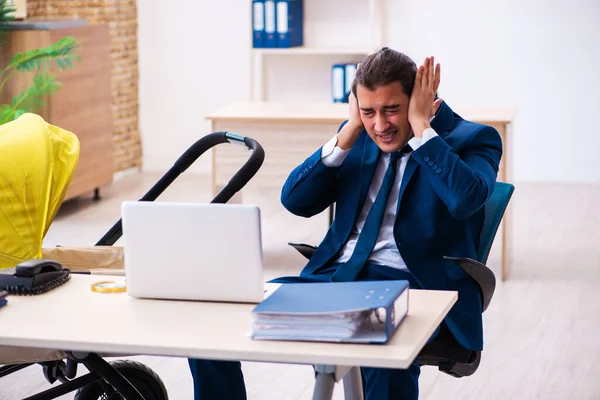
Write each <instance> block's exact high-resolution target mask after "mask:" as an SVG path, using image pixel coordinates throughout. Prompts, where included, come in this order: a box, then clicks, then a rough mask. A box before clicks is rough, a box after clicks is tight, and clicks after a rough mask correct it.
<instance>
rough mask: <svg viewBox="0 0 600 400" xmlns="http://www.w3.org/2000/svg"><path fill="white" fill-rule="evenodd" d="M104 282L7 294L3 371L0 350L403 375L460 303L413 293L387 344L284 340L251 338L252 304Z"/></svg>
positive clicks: (80, 279)
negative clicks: (141, 292) (100, 289)
mask: <svg viewBox="0 0 600 400" xmlns="http://www.w3.org/2000/svg"><path fill="white" fill-rule="evenodd" d="M104 279H122V278H119V277H99V276H94V275H91V276H90V275H73V276H72V278H71V280H70V281H69V282H67V283H66V284H65V285H63V286H61V287H59V288H57V289H55V290H53V291H51V292H48V293H45V294H42V295H39V296H23V297H19V296H9V297H8V304H7V305H6V306H4V307H3V308H2V309H0V317H1V318H2V323H1V324H0V365H1V364H2V353H3V351H6V350H7V349H6V348H4V350H3V348H2V346H16V347H26V348H41V349H61V350H68V351H83V352H95V353H111V354H139V355H157V356H171V357H190V358H201V359H214V360H242V361H261V362H276V363H293V364H309V365H310V364H329V365H340V366H352V365H357V366H367V367H378V368H402V369H406V368H408V366H409V365H410V364H411V363H412V362H413V361H414V360H415V358H416V357H417V355H418V353H419V352H420V351H421V349H422V348H423V346H424V345H425V343H426V342H427V340H428V339H429V337H430V336H431V335H432V334H433V332H434V331H435V329H436V327H437V326H438V325H439V324H440V323H441V321H442V320H443V319H444V317H445V316H446V314H447V313H448V311H449V310H450V309H451V308H452V306H453V305H454V303H455V302H456V300H457V298H458V295H457V293H456V292H452V291H430V290H411V291H410V294H409V297H410V306H409V312H408V315H407V317H406V318H405V319H404V321H402V324H401V325H400V327H399V328H398V330H397V331H396V333H395V334H394V336H393V337H392V339H391V340H390V341H389V342H388V343H387V344H385V345H369V344H340V343H316V342H312V343H311V342H294V341H288V342H285V341H270V340H269V341H267V340H253V339H251V338H250V337H249V336H248V333H249V332H250V330H251V326H252V316H251V311H252V309H253V308H254V307H255V305H254V304H236V303H217V302H199V301H170V300H147V299H143V300H142V299H135V298H132V297H130V296H129V295H128V294H127V293H96V292H92V291H91V290H90V285H91V284H92V283H94V282H98V281H101V280H104ZM48 310H54V312H48ZM56 310H64V312H62V313H61V312H60V311H56ZM57 313H58V314H57ZM190 316H193V317H192V318H191V317H190Z"/></svg>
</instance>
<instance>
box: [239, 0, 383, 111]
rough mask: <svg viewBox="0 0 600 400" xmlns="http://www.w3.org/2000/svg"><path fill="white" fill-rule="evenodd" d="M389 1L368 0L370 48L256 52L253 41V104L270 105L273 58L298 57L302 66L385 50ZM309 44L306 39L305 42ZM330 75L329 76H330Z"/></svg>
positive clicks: (288, 49) (322, 48) (251, 49)
mask: <svg viewBox="0 0 600 400" xmlns="http://www.w3.org/2000/svg"><path fill="white" fill-rule="evenodd" d="M385 1H386V0H367V8H368V13H367V23H368V30H369V35H370V40H369V42H370V45H368V46H365V47H358V48H356V47H352V46H351V43H349V44H348V45H349V46H348V47H343V46H338V47H317V46H314V47H307V46H302V47H291V48H260V49H257V48H253V47H252V37H251V38H250V100H252V101H268V99H267V98H266V97H267V96H266V87H265V85H266V82H265V81H266V79H265V64H266V63H267V62H268V58H269V56H285V57H287V56H289V57H298V62H302V61H303V60H306V58H307V57H308V58H310V57H315V56H316V57H318V56H360V57H365V56H367V55H369V54H371V53H373V52H375V51H377V50H378V49H380V48H381V47H382V46H383V41H384V34H385V26H384V25H385V24H384V21H385V18H384V16H385ZM305 42H306V38H305ZM328 73H329V72H328Z"/></svg>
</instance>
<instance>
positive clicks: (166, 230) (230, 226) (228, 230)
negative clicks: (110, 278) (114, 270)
mask: <svg viewBox="0 0 600 400" xmlns="http://www.w3.org/2000/svg"><path fill="white" fill-rule="evenodd" d="M121 214H122V223H123V246H124V251H125V273H126V276H127V292H128V293H129V294H130V295H131V296H133V297H141V298H155V299H176V300H205V301H225V302H243V303H246V302H247V303H258V302H260V301H262V300H263V299H264V280H263V279H264V278H263V257H262V242H261V228H260V210H259V208H258V207H257V206H254V205H246V204H198V203H172V202H145V201H126V202H123V204H122V208H121Z"/></svg>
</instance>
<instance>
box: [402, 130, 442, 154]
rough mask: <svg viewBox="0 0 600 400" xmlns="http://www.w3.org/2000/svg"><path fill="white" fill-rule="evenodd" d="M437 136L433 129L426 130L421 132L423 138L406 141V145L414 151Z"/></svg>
mask: <svg viewBox="0 0 600 400" xmlns="http://www.w3.org/2000/svg"><path fill="white" fill-rule="evenodd" d="M437 135H438V134H437V133H436V131H434V130H433V128H427V129H425V130H424V131H423V137H416V136H415V137H414V138H412V139H410V140H409V141H408V145H409V146H410V147H411V148H412V149H413V151H416V150H417V149H418V148H419V147H421V146H423V145H424V144H425V143H427V141H428V140H429V139H432V138H434V137H436V136H437Z"/></svg>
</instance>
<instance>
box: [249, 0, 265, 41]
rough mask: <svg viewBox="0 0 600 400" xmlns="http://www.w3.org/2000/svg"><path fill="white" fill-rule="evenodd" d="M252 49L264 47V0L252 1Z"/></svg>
mask: <svg viewBox="0 0 600 400" xmlns="http://www.w3.org/2000/svg"><path fill="white" fill-rule="evenodd" d="M252 35H253V36H252V47H254V48H255V49H260V48H263V47H265V0H253V1H252Z"/></svg>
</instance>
